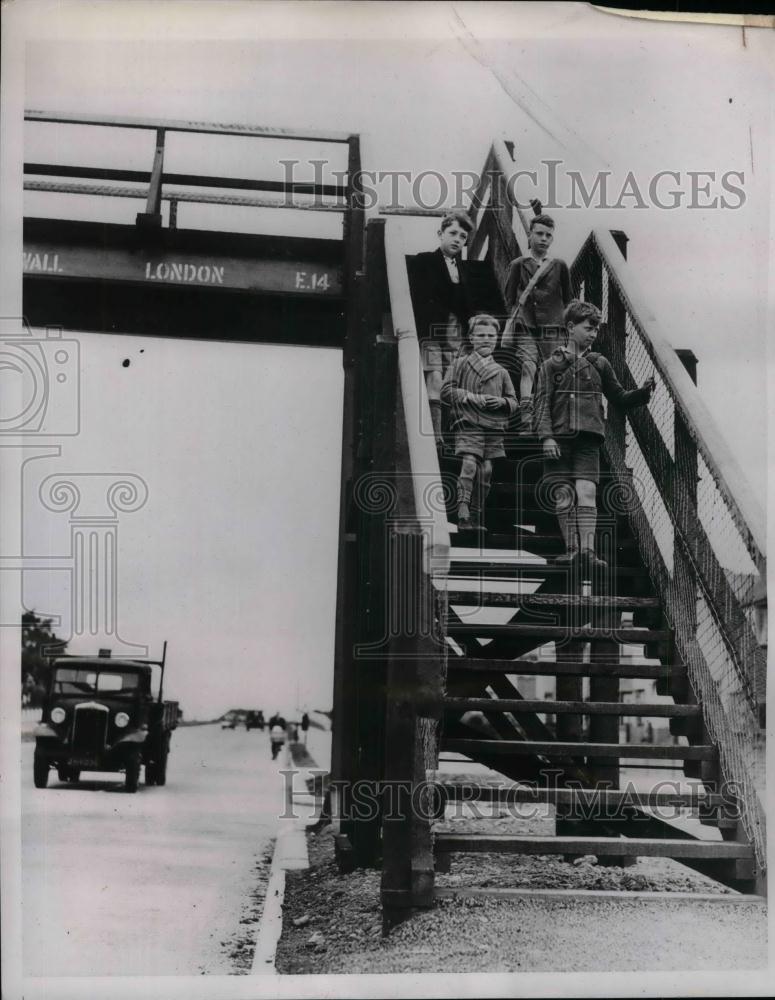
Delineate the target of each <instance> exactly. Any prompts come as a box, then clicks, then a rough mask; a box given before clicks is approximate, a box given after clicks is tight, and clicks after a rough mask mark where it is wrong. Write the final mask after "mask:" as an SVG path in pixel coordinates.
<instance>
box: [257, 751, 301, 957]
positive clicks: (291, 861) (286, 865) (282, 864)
mask: <svg viewBox="0 0 775 1000" xmlns="http://www.w3.org/2000/svg"><path fill="white" fill-rule="evenodd" d="M288 757H289V752H288V749H287V747H286V750H285V760H284V766H285V767H287V766H288V764H289V761H288ZM286 793H287V794H286V797H287V801H286V807H287V809H286V811H287V812H290V813H292V812H293V810H292V808H291V807H292V794H293V792H292V788H291V786H290V785H289V784H287V783H286ZM310 822H311V823H314V822H315V817H313V818H312V819H311V820H310ZM306 831H307V821H305V820H303V819H285V820H281V821H280V826H279V828H278V831H277V837H276V838H275V843H274V852H273V854H272V866H271V869H270V873H269V883H268V884H267V887H266V897H265V898H264V907H263V910H262V911H261V920H260V922H259V925H258V936H257V938H256V947H255V951H254V952H253V964H252V965H251V968H250V975H251V976H266V975H276V974H277V969H276V968H275V956H276V954H277V944H278V942H279V940H280V935H281V934H282V931H283V901H284V899H285V873H286V872H287V871H303V870H304V869H306V868H309V854H308V852H307V833H306Z"/></svg>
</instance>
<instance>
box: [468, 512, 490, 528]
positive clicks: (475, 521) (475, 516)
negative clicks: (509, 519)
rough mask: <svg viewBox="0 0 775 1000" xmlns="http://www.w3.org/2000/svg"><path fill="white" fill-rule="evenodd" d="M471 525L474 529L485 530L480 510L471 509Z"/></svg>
mask: <svg viewBox="0 0 775 1000" xmlns="http://www.w3.org/2000/svg"><path fill="white" fill-rule="evenodd" d="M471 527H472V528H473V529H474V531H487V528H485V526H484V524H483V523H482V512H481V511H479V510H472V511H471Z"/></svg>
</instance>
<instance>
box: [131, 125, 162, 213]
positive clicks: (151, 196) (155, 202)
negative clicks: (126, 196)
mask: <svg viewBox="0 0 775 1000" xmlns="http://www.w3.org/2000/svg"><path fill="white" fill-rule="evenodd" d="M165 134H166V133H165V130H164V129H163V128H159V129H157V130H156V151H155V153H154V156H153V168H152V169H151V182H150V184H149V185H148V198H147V201H146V205H145V211H144V212H138V213H137V216H136V218H135V224H136V225H137V227H138V228H140V229H161V182H162V174H163V173H164V137H165Z"/></svg>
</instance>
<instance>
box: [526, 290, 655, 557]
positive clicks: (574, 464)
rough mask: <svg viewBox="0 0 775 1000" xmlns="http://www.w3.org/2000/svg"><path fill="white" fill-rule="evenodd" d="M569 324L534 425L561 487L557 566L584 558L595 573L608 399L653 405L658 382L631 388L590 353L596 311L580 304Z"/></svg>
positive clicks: (548, 470) (541, 382)
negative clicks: (562, 546)
mask: <svg viewBox="0 0 775 1000" xmlns="http://www.w3.org/2000/svg"><path fill="white" fill-rule="evenodd" d="M565 325H566V328H567V333H568V345H567V347H559V348H557V350H555V351H554V352H553V353H552V355H551V357H550V358H549V360H548V361H545V362H544V364H543V365H542V367H541V370H540V372H539V374H538V385H537V389H536V400H535V413H534V423H533V428H534V430H535V432H536V434H537V435H538V437H539V438H540V439H541V441H542V443H543V453H544V473H545V475H547V476H550V477H551V478H552V479H553V480H554V481H555V482H557V481H558V480H559V483H560V484H561V485H560V488H559V489H557V491H556V494H555V504H556V506H555V511H556V514H557V521H558V523H559V527H560V533H561V535H562V537H563V541H564V542H565V553H564V554H563V555H560V556H558V557H557V560H556V561H557V562H560V563H569V562H571V561H572V560H573V559H575V558H576V556H578V555H579V553H581V557H582V559H583V560H585V562H586V565H587V567H588V568H589V569H592V568H593V567H596V566H605V565H606V563H605V561H604V560H603V559H599V558H598V557H597V555H596V554H595V530H596V528H597V506H596V492H597V483H598V481H599V479H600V446H601V444H602V443H603V438H604V437H605V417H604V414H603V399H602V398H603V395H605V397H606V398H607V399H608V400H610V401H611V402H612V403H615V404H616V405H617V406H622V407H624V408H625V409H631V408H633V407H635V406H642V405H644V404H646V403H648V401H649V399H650V398H651V393H652V392H653V390H654V385H655V383H654V379H653V377H649V378H647V379H646V381H645V382H644V383H643V385H642V386H641V388H640V389H631V390H630V391H629V392H628V391H625V390H624V389H623V388H622V386H621V385H620V384H619V380H618V379H617V377H616V375H615V374H614V370H613V368H611V365H610V364H609V362H608V361H607V360H606V358H604V357H603V356H602V354H596V353H593V352H591V351H590V350H589V348H590V347H591V345H592V342H593V341H594V339H595V337H596V336H597V328H598V326H599V325H600V310H599V309H598V308H597V306H595V305H592V303H590V302H579V301H578V299H574V300H573V301H572V302H571V303H570V305H569V306H568V308H567V309H566V310H565ZM574 487H575V495H574ZM574 500H575V504H574ZM577 530H578V535H577Z"/></svg>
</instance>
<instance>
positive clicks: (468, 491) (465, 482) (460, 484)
mask: <svg viewBox="0 0 775 1000" xmlns="http://www.w3.org/2000/svg"><path fill="white" fill-rule="evenodd" d="M477 471H478V467H477V466H476V465H474V464H473V463H470V464H469V463H468V462H463V465H462V467H461V469H460V475H459V476H458V477H457V502H458V506H460V504H461V503H464V504H470V503H471V496H472V494H473V493H474V480H475V479H476V478H477V475H476V473H477Z"/></svg>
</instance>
